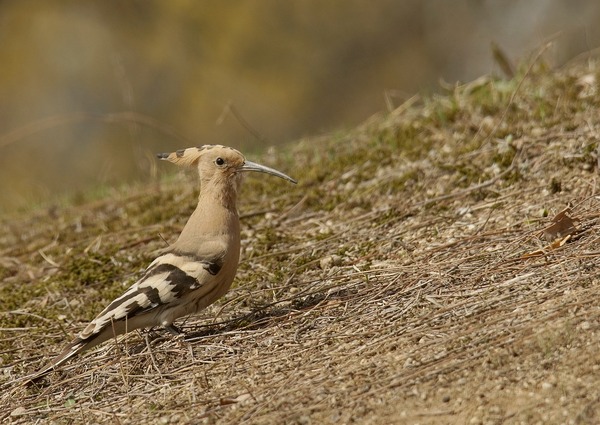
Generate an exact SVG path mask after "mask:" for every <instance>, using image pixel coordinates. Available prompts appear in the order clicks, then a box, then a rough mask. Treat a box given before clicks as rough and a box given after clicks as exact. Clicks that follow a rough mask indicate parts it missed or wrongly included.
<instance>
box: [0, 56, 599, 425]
mask: <svg viewBox="0 0 600 425" xmlns="http://www.w3.org/2000/svg"><path fill="white" fill-rule="evenodd" d="M597 76H598V69H597V68H596V67H595V65H594V64H588V65H587V66H586V67H583V66H579V65H573V66H571V67H570V68H568V69H564V70H560V71H556V72H554V71H546V70H545V69H544V67H543V66H537V65H536V66H534V67H533V68H532V69H528V70H526V71H523V72H521V73H520V75H519V76H517V77H516V79H515V80H514V81H501V80H494V79H492V78H482V79H481V80H479V81H476V82H473V83H471V84H468V85H464V86H460V87H457V88H455V89H453V90H452V91H451V92H450V93H448V95H447V96H443V97H439V98H428V99H424V100H422V101H417V102H415V104H414V105H406V106H404V107H402V106H401V107H400V108H398V109H397V110H395V111H393V112H392V113H390V114H389V115H387V116H385V117H376V118H374V119H372V120H371V121H370V122H368V123H366V124H365V125H364V126H362V127H361V128H359V129H357V130H355V131H353V132H350V133H348V134H345V135H341V136H338V137H327V138H323V139H322V140H318V141H314V140H313V141H303V142H299V143H298V144H297V145H296V146H294V147H290V148H288V149H286V150H283V151H281V152H279V153H278V154H277V155H273V156H272V158H273V157H274V159H272V161H273V164H275V165H277V166H278V167H280V168H282V169H284V170H285V171H287V172H289V173H290V174H291V175H293V176H296V177H298V178H299V179H300V180H301V185H300V186H299V187H298V188H295V189H291V190H290V189H289V188H288V187H282V186H280V185H279V184H278V183H279V182H274V181H272V180H268V179H266V180H265V179H263V178H261V177H252V178H251V179H249V181H248V182H247V183H248V184H247V185H246V188H245V191H244V204H243V205H242V207H241V210H242V214H243V215H244V216H245V218H244V219H243V227H244V230H243V235H242V236H243V239H244V241H243V246H244V248H243V258H244V260H243V262H242V264H241V265H240V271H239V273H238V278H237V285H236V286H235V288H234V289H232V290H231V291H230V292H229V294H227V296H226V297H225V298H224V300H223V301H222V302H221V303H219V304H218V305H216V306H212V307H211V308H209V309H207V310H206V311H205V312H204V313H203V314H201V315H200V316H196V317H193V318H190V319H188V320H187V321H186V322H185V323H184V324H183V328H184V330H186V331H187V341H176V340H173V339H172V338H170V337H169V336H168V335H165V334H164V333H163V332H162V331H160V330H155V331H151V332H142V333H139V334H133V335H131V336H128V337H126V338H123V339H121V340H120V341H119V342H118V343H117V344H114V343H106V344H104V345H103V346H101V347H100V348H99V349H97V350H92V351H91V352H88V353H85V354H84V355H82V356H81V357H79V358H77V359H76V360H74V361H72V362H70V363H69V364H68V365H67V366H66V367H64V368H63V369H61V370H60V371H58V372H56V373H53V374H52V375H51V376H50V377H49V378H48V380H47V381H46V382H45V383H44V385H42V386H41V387H36V388H24V387H22V386H20V385H19V384H18V383H15V382H13V380H15V379H18V378H19V377H20V376H23V375H25V374H26V373H28V372H31V371H32V370H35V369H36V368H37V367H39V366H40V365H42V364H43V363H44V361H45V360H46V359H47V358H48V357H49V356H50V355H51V354H52V353H55V352H57V351H58V350H59V349H60V347H61V345H62V344H63V343H64V342H66V340H67V339H68V337H67V336H66V334H68V335H72V334H74V333H76V332H78V331H79V330H80V329H81V327H82V325H83V324H84V322H85V321H86V320H89V319H90V318H91V317H92V316H93V315H94V312H97V311H99V309H100V308H101V307H102V305H104V304H105V303H106V302H107V301H108V300H109V299H110V298H111V297H112V296H114V295H116V294H117V293H118V292H120V291H121V290H122V289H123V287H122V285H121V284H120V283H118V282H120V281H122V280H125V281H126V283H131V281H132V278H133V275H132V274H131V272H132V271H135V270H139V269H141V268H142V267H143V266H144V265H145V264H146V263H147V262H148V261H149V260H150V259H151V258H152V255H151V254H150V253H149V250H152V249H155V248H159V247H160V246H161V245H162V244H163V242H162V241H161V239H160V238H159V237H158V236H157V233H159V232H160V233H161V234H162V235H164V236H165V238H166V239H167V240H171V239H172V238H173V237H175V236H176V234H177V232H178V230H179V229H180V228H181V225H182V223H183V221H184V220H185V217H186V216H187V215H188V214H189V212H190V209H189V208H191V207H192V206H193V205H192V204H193V196H194V191H193V190H192V189H191V188H190V186H189V185H187V184H186V185H183V184H182V183H186V182H190V181H191V180H189V179H180V180H175V181H171V182H167V183H162V184H160V185H158V186H157V187H154V188H151V189H146V190H145V191H140V192H139V193H135V194H133V195H131V194H129V195H127V196H126V195H124V194H120V195H118V196H116V198H117V199H116V200H115V197H112V198H110V199H106V200H103V201H98V202H96V203H94V204H85V205H83V206H80V207H70V208H62V209H58V210H51V211H48V212H43V211H41V212H39V213H37V215H32V216H31V217H23V218H19V219H14V218H13V219H5V220H4V221H3V222H2V227H3V229H2V230H3V234H4V236H3V239H2V240H1V242H2V244H1V245H0V260H1V261H2V262H1V263H0V264H1V265H2V268H1V269H0V273H1V274H0V277H1V278H3V281H2V283H1V284H0V285H1V286H0V289H2V296H3V299H7V300H9V301H10V302H8V307H7V308H6V309H3V310H4V311H3V313H2V316H1V322H0V323H1V325H2V326H3V328H2V334H1V338H0V350H1V351H2V362H3V363H2V370H3V374H2V376H1V378H0V379H1V380H2V381H0V382H3V383H4V384H3V392H2V395H1V396H0V397H1V402H0V403H1V404H0V420H1V421H2V422H3V423H35V422H38V421H39V422H58V423H80V422H89V423H199V422H202V421H205V422H206V423H259V424H267V423H300V424H308V423H315V424H316V423H350V422H358V423H368V424H371V423H372V424H387V423H432V424H438V423H439V424H445V423H474V424H477V423H481V424H499V423H557V424H558V423H574V424H579V423H581V424H587V423H597V422H598V421H600V379H599V376H600V350H599V349H600V336H599V335H600V308H599V307H598V305H600V295H599V293H600V292H599V291H600V284H599V283H600V262H599V258H600V249H599V248H598V246H599V245H598V241H599V238H600V226H599V223H598V220H599V218H600V213H599V211H600V198H598V196H597V194H596V189H597V186H598V183H597V181H598V167H597V160H598V156H597V148H598V141H599V139H600V122H599V120H598V116H599V115H598V112H599V111H598V105H600V94H599V93H598V92H597V87H598V83H597V81H596V77H597ZM263 159H264V160H265V162H269V158H263ZM173 203H175V204H176V205H177V207H176V209H175V210H173ZM567 204H571V212H570V215H571V217H573V218H575V219H576V222H575V224H576V226H577V229H576V231H575V232H570V233H572V234H571V235H570V238H568V240H567V242H566V243H564V244H563V245H562V246H560V247H556V248H554V249H550V248H549V247H548V245H549V243H550V242H549V241H546V240H545V239H544V236H543V229H545V228H548V226H550V225H551V224H552V217H553V216H554V215H555V214H556V213H558V212H559V211H561V210H563V209H564V207H565V206H567ZM181 205H186V207H185V210H183V211H182V210H181V209H180V208H181V207H180V206H181ZM188 205H189V208H188ZM554 236H556V235H554ZM563 236H564V235H563ZM536 252H538V255H530V256H527V254H528V253H529V254H531V253H536ZM113 281H115V282H117V283H114V284H113V283H112V282H113Z"/></svg>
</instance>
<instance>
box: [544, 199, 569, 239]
mask: <svg viewBox="0 0 600 425" xmlns="http://www.w3.org/2000/svg"><path fill="white" fill-rule="evenodd" d="M570 212H571V207H567V208H565V209H564V210H562V211H561V212H559V213H558V214H556V215H555V216H554V218H553V219H552V224H551V225H550V226H548V227H546V228H545V229H544V230H543V232H544V238H545V239H546V240H547V241H556V240H557V239H563V238H564V237H565V236H572V235H574V234H575V233H576V232H577V230H578V229H577V226H575V221H574V220H573V218H571V217H570V216H569V213H570ZM561 246H562V245H561Z"/></svg>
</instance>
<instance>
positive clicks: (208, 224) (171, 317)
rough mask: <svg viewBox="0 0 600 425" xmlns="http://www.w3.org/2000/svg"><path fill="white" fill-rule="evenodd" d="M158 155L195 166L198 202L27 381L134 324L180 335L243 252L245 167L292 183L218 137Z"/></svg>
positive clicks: (226, 282)
mask: <svg viewBox="0 0 600 425" xmlns="http://www.w3.org/2000/svg"><path fill="white" fill-rule="evenodd" d="M157 156H158V158H159V159H161V160H165V161H169V162H172V163H174V164H177V165H179V166H183V167H196V168H197V170H198V174H199V177H200V194H199V197H198V205H197V206H196V209H195V210H194V212H193V213H192V215H191V216H190V218H189V219H188V221H187V223H186V224H185V226H184V227H183V230H182V231H181V234H180V235H179V237H178V238H177V240H176V241H175V242H174V243H173V244H172V245H170V246H168V247H166V248H164V249H162V250H160V251H159V252H158V253H157V254H158V255H159V256H158V257H157V258H156V259H155V260H154V261H152V263H150V265H149V266H148V267H147V268H146V270H145V271H144V273H143V275H142V277H141V278H140V279H139V280H137V281H136V282H135V283H134V284H133V285H131V286H130V287H129V288H128V289H127V290H126V291H125V292H124V293H123V294H122V295H121V296H119V297H118V298H116V299H115V300H113V301H112V302H111V303H110V304H109V305H108V306H107V307H106V308H105V309H104V310H102V311H101V312H100V314H98V315H97V316H96V318H95V319H94V320H92V321H91V322H90V323H89V324H88V325H87V326H86V327H85V328H84V329H83V330H82V331H81V332H80V333H79V334H78V335H77V337H76V338H75V339H74V340H73V341H72V342H71V343H70V344H68V345H67V346H66V348H65V349H64V350H63V351H62V352H61V353H60V354H58V355H57V356H56V357H55V358H53V359H52V360H51V361H50V362H49V363H48V364H47V365H46V366H45V367H43V368H42V369H40V370H39V371H37V372H35V373H34V374H33V375H32V376H30V377H28V379H29V382H36V381H38V380H39V379H40V378H42V377H43V376H45V375H47V374H48V373H49V372H51V371H52V370H54V369H56V368H57V367H59V366H61V365H62V364H64V363H65V362H67V361H68V360H69V359H71V358H73V357H74V356H76V355H77V354H79V353H81V352H83V351H85V350H88V349H90V348H92V347H95V346H97V345H98V344H101V343H103V342H105V341H107V340H109V339H112V338H115V337H116V336H118V335H122V334H125V333H127V332H130V331H133V330H135V329H141V328H149V327H154V326H162V327H163V328H165V329H166V330H167V331H169V332H170V333H172V334H174V335H181V332H180V331H179V329H178V328H177V327H175V325H173V322H174V321H175V320H176V319H178V318H180V317H183V316H188V315H191V314H194V313H197V312H199V311H200V310H202V309H204V308H205V307H207V306H208V305H210V304H212V303H213V302H215V301H216V300H217V299H219V298H220V297H222V296H223V295H224V294H225V293H226V292H227V291H228V290H229V288H230V287H231V283H232V282H233V279H234V278H235V275H236V272H237V267H238V262H239V257H240V221H239V215H238V211H237V197H238V191H239V188H240V185H241V182H242V175H243V174H244V173H246V172H260V173H266V174H271V175H274V176H277V177H280V178H282V179H284V180H287V181H289V182H292V183H294V184H296V183H297V181H296V180H294V179H293V178H291V177H289V176H288V175H286V174H284V173H282V172H280V171H277V170H275V169H273V168H269V167H266V166H264V165H260V164H257V163H254V162H250V161H247V160H246V159H245V157H244V155H242V154H241V153H240V152H239V151H238V150H236V149H233V148H230V147H227V146H222V145H203V146H199V147H191V148H186V149H180V150H177V151H175V152H171V153H160V154H157Z"/></svg>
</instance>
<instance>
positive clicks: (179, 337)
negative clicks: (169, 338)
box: [165, 324, 194, 359]
mask: <svg viewBox="0 0 600 425" xmlns="http://www.w3.org/2000/svg"><path fill="white" fill-rule="evenodd" d="M165 329H166V330H167V331H168V332H169V333H170V334H171V335H174V336H175V338H174V339H175V340H176V341H177V344H178V345H179V346H180V347H187V348H188V350H189V351H190V357H191V358H192V359H193V358H194V351H193V350H192V344H186V341H185V333H183V332H181V330H179V328H177V327H176V326H175V325H173V324H171V325H169V326H165Z"/></svg>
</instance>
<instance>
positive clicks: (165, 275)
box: [29, 253, 221, 381]
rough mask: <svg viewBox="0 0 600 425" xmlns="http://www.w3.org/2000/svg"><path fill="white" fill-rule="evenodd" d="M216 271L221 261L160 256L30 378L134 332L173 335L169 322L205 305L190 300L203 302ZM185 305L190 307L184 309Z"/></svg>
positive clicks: (173, 327) (174, 255)
mask: <svg viewBox="0 0 600 425" xmlns="http://www.w3.org/2000/svg"><path fill="white" fill-rule="evenodd" d="M220 270H221V264H220V259H219V258H215V259H199V258H194V257H193V256H190V255H181V254H179V255H176V254H173V253H167V254H164V255H162V256H160V257H158V258H157V259H156V260H154V262H152V264H150V266H149V267H148V268H147V269H146V272H145V274H144V276H143V277H142V278H141V279H140V280H138V281H137V282H136V283H135V284H133V285H132V286H131V287H130V288H129V289H128V290H127V291H126V292H125V293H123V295H121V296H120V297H118V298H116V299H115V300H114V301H113V302H111V303H110V304H109V305H108V307H106V308H105V309H104V310H103V311H102V312H101V313H100V314H99V315H98V316H97V317H96V318H95V319H94V320H92V321H91V322H90V323H89V324H88V325H87V327H86V328H85V329H84V330H83V331H82V332H81V333H80V334H79V335H78V336H77V338H76V339H75V340H74V341H73V342H71V343H70V344H69V345H68V346H67V347H66V348H65V349H64V350H63V351H62V352H61V353H60V354H59V355H58V356H56V357H55V358H54V359H52V361H51V362H50V363H49V364H48V365H47V366H45V367H44V368H43V369H41V370H40V371H38V372H36V373H35V374H34V375H32V376H31V377H29V379H30V380H31V381H36V380H39V379H40V378H42V377H43V376H44V375H46V374H48V373H49V372H51V371H52V370H54V369H56V368H57V367H59V366H61V365H62V364H64V363H65V362H67V361H68V360H69V359H70V358H72V357H74V356H76V355H77V354H79V353H81V352H82V351H85V350H88V349H90V348H92V347H95V346H96V345H98V344H101V343H103V342H104V341H107V340H109V339H112V338H114V337H116V336H117V335H121V334H124V333H127V332H130V331H132V330H135V329H140V328H144V327H148V326H155V325H162V326H163V327H165V328H166V329H167V330H168V331H170V332H171V333H174V334H177V333H178V330H177V328H175V326H173V324H172V323H173V320H174V319H176V318H177V317H180V314H179V312H180V311H182V310H183V311H184V312H185V311H186V310H188V309H190V312H191V310H192V309H193V310H196V307H200V308H203V307H204V306H201V305H197V304H198V301H194V300H198V299H200V300H202V299H203V295H206V294H207V293H210V288H214V287H218V286H219V283H221V282H219V279H218V278H217V275H218V273H219V271H220ZM200 282H204V284H201V283H200ZM194 292H196V293H194ZM190 295H193V296H190ZM189 301H192V303H193V305H191V306H188V305H187V304H188V302H189ZM200 303H201V301H200ZM184 314H185V313H184Z"/></svg>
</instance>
